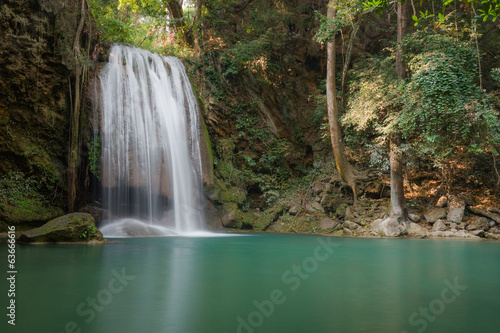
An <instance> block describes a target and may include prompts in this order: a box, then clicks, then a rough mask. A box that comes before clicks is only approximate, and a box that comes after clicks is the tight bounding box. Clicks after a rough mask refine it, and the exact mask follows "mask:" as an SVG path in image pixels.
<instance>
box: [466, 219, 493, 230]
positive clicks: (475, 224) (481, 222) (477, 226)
mask: <svg viewBox="0 0 500 333" xmlns="http://www.w3.org/2000/svg"><path fill="white" fill-rule="evenodd" d="M489 228H490V223H489V220H488V219H487V218H486V217H473V218H472V221H471V223H470V224H469V225H468V226H467V230H468V231H472V230H484V231H486V230H488V229H489Z"/></svg>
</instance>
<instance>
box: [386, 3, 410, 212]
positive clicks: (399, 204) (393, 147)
mask: <svg viewBox="0 0 500 333" xmlns="http://www.w3.org/2000/svg"><path fill="white" fill-rule="evenodd" d="M408 3H409V2H408V1H404V2H403V1H398V2H397V43H398V45H397V51H396V75H397V76H398V77H399V78H400V79H401V80H404V79H405V64H404V60H403V52H402V48H401V45H400V44H401V41H402V40H403V37H404V36H405V35H406V27H407V15H408V8H407V7H408ZM400 143H401V135H400V133H392V134H391V136H390V157H389V158H390V169H391V212H390V214H391V217H393V218H397V219H403V220H405V219H406V218H407V216H408V211H407V208H406V199H405V191H404V176H403V166H404V162H403V157H402V156H401V151H400V150H399V148H398V146H399V144H400Z"/></svg>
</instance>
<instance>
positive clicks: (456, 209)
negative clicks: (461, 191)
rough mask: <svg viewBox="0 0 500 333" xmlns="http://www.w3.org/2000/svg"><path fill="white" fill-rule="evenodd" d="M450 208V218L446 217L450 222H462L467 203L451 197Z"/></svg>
mask: <svg viewBox="0 0 500 333" xmlns="http://www.w3.org/2000/svg"><path fill="white" fill-rule="evenodd" d="M448 207H449V209H448V216H447V217H446V219H447V220H448V221H450V222H455V223H460V222H462V220H463V218H464V212H465V201H463V200H461V199H459V198H457V197H455V196H450V200H449V202H448Z"/></svg>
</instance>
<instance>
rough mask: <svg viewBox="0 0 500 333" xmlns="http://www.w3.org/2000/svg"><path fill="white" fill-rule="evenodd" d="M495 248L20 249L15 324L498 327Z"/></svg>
mask: <svg viewBox="0 0 500 333" xmlns="http://www.w3.org/2000/svg"><path fill="white" fill-rule="evenodd" d="M0 248H1V249H2V253H7V247H6V244H5V243H3V244H1V245H0ZM499 255H500V243H498V242H479V241H460V240H452V241H449V240H415V239H348V238H327V237H319V236H303V235H282V234H281V235H280V234H253V235H247V236H242V237H209V238H188V237H164V238H135V239H117V240H116V241H115V242H112V243H109V244H105V245H102V246H82V245H73V246H68V245H43V246H29V245H18V246H17V268H18V274H17V294H16V302H17V318H16V319H17V321H16V323H17V325H16V327H15V331H16V332H54V333H55V332H79V330H81V332H91V333H100V332H103V333H104V332H122V333H140V332H169V333H170V332H172V333H188V332H189V333H191V332H193V333H212V332H213V333H215V332H222V333H223V332H245V333H248V332H269V333H280V332H287V333H288V332H380V333H382V332H384V333H387V332H404V331H406V332H408V333H409V332H424V331H425V332H429V333H430V332H440V333H442V332H497V331H498V327H499V326H500V316H499V315H498V314H499V311H500V283H499V277H500V257H499ZM2 285H4V284H2ZM450 285H451V286H452V288H451V289H454V290H451V289H450ZM457 288H458V289H457ZM2 294H3V295H2V297H3V298H2V299H4V302H3V304H7V299H6V295H5V294H6V293H4V292H2ZM4 309H5V307H4ZM422 311H423V312H422ZM425 311H427V312H425ZM4 316H5V315H4ZM5 326H6V320H3V323H2V327H5ZM3 331H4V330H2V332H3ZM9 331H11V330H9ZM12 331H14V330H12Z"/></svg>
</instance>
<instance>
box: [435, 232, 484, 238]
mask: <svg viewBox="0 0 500 333" xmlns="http://www.w3.org/2000/svg"><path fill="white" fill-rule="evenodd" d="M427 235H428V236H429V237H439V238H442V237H457V238H479V237H477V236H474V235H471V234H469V233H467V232H465V231H464V230H459V231H456V232H454V231H449V230H448V231H433V232H429V233H428V234H427Z"/></svg>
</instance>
